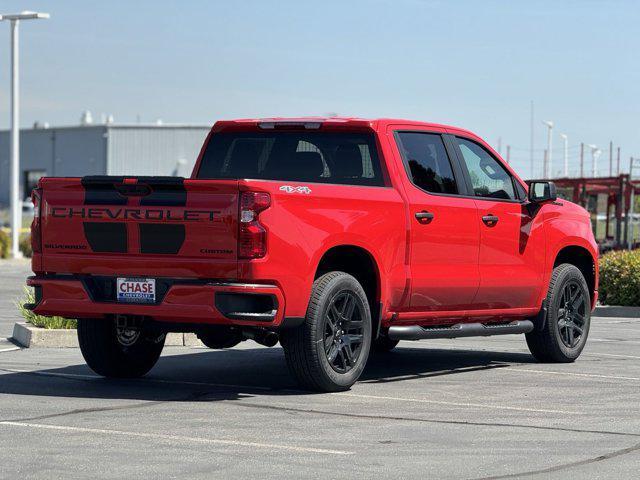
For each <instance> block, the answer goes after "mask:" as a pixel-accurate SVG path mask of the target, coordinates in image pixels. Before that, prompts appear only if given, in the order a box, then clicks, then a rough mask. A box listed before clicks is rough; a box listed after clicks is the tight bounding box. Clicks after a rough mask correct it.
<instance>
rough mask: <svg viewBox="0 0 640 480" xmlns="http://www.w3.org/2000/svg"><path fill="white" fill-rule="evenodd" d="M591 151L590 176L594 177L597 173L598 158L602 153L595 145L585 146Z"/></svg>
mask: <svg viewBox="0 0 640 480" xmlns="http://www.w3.org/2000/svg"><path fill="white" fill-rule="evenodd" d="M587 147H589V148H590V149H591V176H592V177H595V176H596V175H597V173H598V157H600V154H601V153H602V150H600V149H599V148H598V147H597V146H596V145H587Z"/></svg>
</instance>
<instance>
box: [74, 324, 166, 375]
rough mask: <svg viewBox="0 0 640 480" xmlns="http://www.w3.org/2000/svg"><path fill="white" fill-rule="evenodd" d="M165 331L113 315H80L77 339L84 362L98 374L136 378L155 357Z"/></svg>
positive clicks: (154, 360)
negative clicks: (82, 317) (116, 317)
mask: <svg viewBox="0 0 640 480" xmlns="http://www.w3.org/2000/svg"><path fill="white" fill-rule="evenodd" d="M164 340H165V335H164V333H161V332H158V331H157V330H155V329H152V328H149V327H146V328H145V325H144V323H139V324H137V325H136V324H127V323H123V322H118V321H116V320H115V319H79V320H78V342H79V344H80V351H81V352H82V356H83V357H84V359H85V361H86V362H87V365H89V367H90V368H91V370H93V371H94V372H96V373H97V374H98V375H102V376H104V377H116V378H135V377H141V376H143V375H144V374H146V373H147V372H148V371H149V370H151V368H153V366H154V365H155V364H156V362H157V361H158V358H159V357H160V353H161V352H162V348H163V347H164Z"/></svg>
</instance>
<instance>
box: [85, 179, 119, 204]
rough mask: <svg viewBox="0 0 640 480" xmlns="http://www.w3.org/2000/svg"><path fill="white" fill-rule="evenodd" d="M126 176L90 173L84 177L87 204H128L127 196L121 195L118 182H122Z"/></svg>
mask: <svg viewBox="0 0 640 480" xmlns="http://www.w3.org/2000/svg"><path fill="white" fill-rule="evenodd" d="M124 179H125V177H115V176H107V175H89V176H86V177H82V179H81V180H80V184H81V185H82V187H83V188H84V204H85V205H126V204H127V197H125V196H123V195H120V193H118V190H117V189H116V184H122V182H124Z"/></svg>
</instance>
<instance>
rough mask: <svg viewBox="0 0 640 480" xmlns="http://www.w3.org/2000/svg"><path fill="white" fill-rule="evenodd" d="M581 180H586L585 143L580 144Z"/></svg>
mask: <svg viewBox="0 0 640 480" xmlns="http://www.w3.org/2000/svg"><path fill="white" fill-rule="evenodd" d="M580 178H584V143H580Z"/></svg>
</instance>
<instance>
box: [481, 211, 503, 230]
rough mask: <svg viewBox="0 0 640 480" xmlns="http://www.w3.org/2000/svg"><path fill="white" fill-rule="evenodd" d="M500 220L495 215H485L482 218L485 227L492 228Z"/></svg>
mask: <svg viewBox="0 0 640 480" xmlns="http://www.w3.org/2000/svg"><path fill="white" fill-rule="evenodd" d="M498 220H500V219H499V218H498V217H497V216H496V215H491V214H489V215H485V216H484V217H482V221H483V222H484V224H485V225H486V226H487V227H493V226H494V225H495V224H496V223H498Z"/></svg>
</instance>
